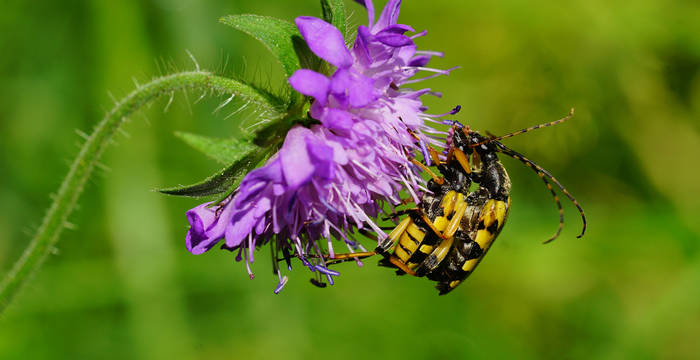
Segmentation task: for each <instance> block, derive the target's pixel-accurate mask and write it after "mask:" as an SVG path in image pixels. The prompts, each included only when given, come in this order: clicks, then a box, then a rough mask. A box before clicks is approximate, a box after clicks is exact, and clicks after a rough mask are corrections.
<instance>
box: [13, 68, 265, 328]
mask: <svg viewBox="0 0 700 360" xmlns="http://www.w3.org/2000/svg"><path fill="white" fill-rule="evenodd" d="M183 89H202V90H214V91H215V92H219V93H228V94H239V95H241V96H243V97H245V98H246V99H247V100H248V101H251V102H253V103H254V104H255V105H256V106H259V107H261V108H262V109H263V110H265V111H268V114H270V112H272V113H274V112H277V109H276V108H277V105H278V104H276V102H275V101H274V100H275V99H270V98H267V97H265V96H264V95H262V94H260V93H259V92H257V91H256V90H255V89H253V88H252V87H250V86H248V85H246V84H243V83H240V82H238V81H235V80H233V79H228V78H224V77H220V76H215V75H212V74H211V73H209V72H204V71H193V72H182V73H176V74H172V75H168V76H164V77H161V78H158V79H155V80H153V81H151V82H150V83H148V84H145V85H143V86H140V87H139V88H137V89H136V90H134V91H133V92H131V93H130V94H129V95H127V96H126V97H125V98H123V99H122V100H121V101H120V102H118V103H117V104H116V105H115V106H114V108H113V109H112V110H111V111H110V112H109V113H107V115H106V116H105V117H104V119H102V121H100V122H99V124H97V126H96V127H95V129H94V130H93V131H92V134H90V136H89V137H88V139H87V141H86V142H85V144H84V145H83V146H82V148H81V149H80V152H79V153H78V155H77V157H76V158H75V160H74V161H73V164H72V165H71V167H70V171H69V172H68V175H66V177H65V179H64V180H63V183H61V186H60V188H59V189H58V192H57V193H56V196H55V198H54V200H53V203H52V204H51V206H50V207H49V209H48V211H47V213H46V215H45V216H44V219H43V221H42V223H41V226H40V227H39V228H38V230H37V231H36V234H35V235H34V237H33V238H32V240H31V242H30V243H29V246H27V249H26V250H25V251H24V253H23V254H22V256H21V257H20V258H19V260H17V262H16V263H15V264H14V266H13V267H12V269H11V270H10V272H9V273H8V274H7V275H6V276H5V277H4V279H3V280H2V282H1V283H0V314H2V313H3V312H4V310H5V309H6V308H7V307H8V306H9V305H10V303H11V301H12V299H13V298H14V297H15V296H16V295H17V293H18V292H19V290H20V289H21V288H22V285H23V284H24V283H25V282H26V281H27V280H28V279H29V278H30V276H31V275H32V274H33V273H34V272H35V271H36V270H37V269H38V268H39V267H40V266H41V264H42V263H43V262H44V260H45V259H46V256H47V255H48V254H49V252H50V250H51V249H52V248H53V247H54V246H55V244H56V242H57V241H58V238H59V236H60V234H61V231H62V230H63V228H64V227H65V224H66V221H67V219H68V216H69V215H70V214H71V213H72V212H73V210H74V208H75V204H76V202H77V201H78V198H79V197H80V194H81V193H82V191H83V187H84V186H85V183H86V181H87V179H88V178H89V177H90V174H91V173H92V170H93V168H94V167H95V164H96V163H97V161H98V160H99V158H100V156H102V153H103V152H104V150H105V149H106V148H107V145H108V144H109V143H110V142H111V141H110V140H111V139H112V137H113V136H114V134H115V132H116V131H117V129H119V127H120V126H121V125H122V124H124V122H125V121H126V119H127V118H128V117H129V116H130V115H132V114H133V113H134V112H135V111H137V110H139V109H140V108H141V107H142V106H143V105H145V104H147V103H149V102H151V101H153V100H155V99H157V98H159V97H161V96H163V95H166V94H171V93H172V92H174V91H177V90H183Z"/></svg>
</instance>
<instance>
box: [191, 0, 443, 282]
mask: <svg viewBox="0 0 700 360" xmlns="http://www.w3.org/2000/svg"><path fill="white" fill-rule="evenodd" d="M364 5H365V7H366V8H367V10H368V14H369V26H360V27H359V28H358V31H357V33H358V35H357V39H356V40H355V43H354V45H353V46H352V48H351V49H348V48H347V47H346V46H345V40H344V39H343V36H342V34H341V33H340V31H338V29H336V28H335V27H333V26H332V25H330V24H328V23H326V22H325V21H323V20H321V19H317V18H314V17H307V16H302V17H299V18H297V19H296V21H295V22H296V25H297V27H298V28H299V31H300V32H301V35H302V37H303V38H304V40H306V43H307V44H308V46H309V48H310V49H311V51H313V52H314V53H315V54H316V55H317V56H319V57H320V58H321V59H323V60H325V61H327V62H328V63H329V64H331V65H333V66H334V67H335V71H334V72H333V74H332V75H331V76H330V77H329V76H326V75H324V74H321V73H317V72H315V71H312V70H308V69H301V70H298V71H297V72H296V73H294V74H293V75H292V76H291V77H290V78H289V83H290V85H291V86H292V88H294V89H295V90H297V91H299V92H300V93H302V94H304V95H307V96H309V97H311V98H313V102H312V104H311V108H310V110H309V114H310V116H311V117H312V118H313V119H315V120H318V121H319V122H320V124H317V125H312V126H310V127H308V128H306V127H303V126H295V127H293V128H292V129H291V130H290V131H289V133H288V134H287V136H286V138H285V140H284V144H283V145H282V148H281V149H280V150H279V151H278V153H277V154H275V155H274V156H273V157H271V158H270V159H269V160H268V161H267V162H266V164H265V165H264V166H262V167H261V168H258V169H255V170H253V171H251V172H250V173H248V175H246V176H245V178H244V179H243V180H242V182H241V184H240V186H239V187H238V189H237V190H236V191H235V192H234V193H233V194H231V196H229V197H228V198H227V199H226V200H225V201H224V202H222V203H219V204H215V205H214V206H211V204H204V205H200V206H198V207H196V208H194V209H192V210H190V211H189V212H188V213H187V216H188V220H189V221H190V225H191V228H190V231H189V232H188V234H187V248H188V250H190V251H191V252H192V253H193V254H201V253H203V252H205V251H207V250H209V249H210V248H212V247H213V246H214V245H215V244H216V243H217V242H218V241H219V240H221V239H225V244H224V245H223V248H225V249H228V250H231V251H236V250H237V251H238V257H237V259H238V260H241V259H245V261H246V265H247V267H248V271H249V273H250V274H251V276H252V272H251V271H250V266H249V263H251V262H253V260H254V258H253V250H254V249H255V248H256V247H258V246H261V245H263V244H266V243H268V242H271V244H270V246H273V254H274V257H275V259H273V263H274V264H275V269H276V272H277V273H278V276H279V278H280V284H279V285H278V286H277V288H276V289H275V292H279V291H280V290H281V288H282V286H283V285H284V284H285V283H286V282H287V277H286V276H282V274H281V271H280V269H279V267H278V263H279V260H278V259H279V257H280V256H282V258H283V259H284V260H286V262H287V265H288V267H290V265H289V264H290V259H291V258H292V257H297V258H299V259H300V260H301V261H302V263H303V264H304V265H306V266H307V267H308V268H309V269H310V270H311V271H312V272H315V273H316V274H317V279H316V282H317V283H320V282H321V281H322V280H321V276H324V277H326V279H327V280H328V281H329V282H330V283H331V284H332V283H333V280H332V276H338V275H339V274H338V273H337V272H335V271H333V270H330V269H328V268H327V266H326V259H327V258H332V257H333V256H334V253H335V250H334V247H333V243H332V241H331V239H332V238H336V239H341V240H343V242H344V243H345V245H346V247H347V249H348V251H357V249H361V251H365V250H364V248H362V246H361V245H360V244H359V243H358V242H357V241H356V240H355V239H354V235H353V234H354V232H355V228H357V229H369V230H371V231H374V232H376V234H377V237H378V238H379V239H380V240H381V239H383V238H386V234H385V233H384V232H383V231H382V230H381V229H380V228H379V227H378V226H377V225H376V224H375V223H374V221H373V220H372V218H375V217H376V216H377V215H378V214H379V213H380V212H381V209H382V204H383V203H384V202H389V203H391V204H398V203H399V202H400V201H401V199H400V198H399V191H401V190H402V189H406V190H407V191H408V192H409V193H410V194H411V196H412V197H413V198H414V199H416V200H417V195H416V192H417V191H420V189H421V184H422V180H421V178H420V177H419V176H418V172H417V169H415V167H414V166H413V165H412V164H411V162H410V158H411V157H413V156H415V154H416V153H417V152H423V155H424V157H425V158H426V159H429V156H427V150H426V149H427V145H426V144H427V143H431V142H432V143H435V144H438V145H440V144H442V145H444V141H445V140H444V133H441V132H438V131H436V130H433V129H432V128H430V127H428V126H426V125H425V121H426V120H427V121H433V120H431V118H434V117H437V116H440V115H426V114H425V113H423V111H424V110H425V108H424V106H423V105H422V102H421V101H420V99H419V98H420V96H421V95H424V94H428V93H430V90H429V89H422V90H413V89H407V88H401V86H402V85H406V84H410V83H414V82H417V81H420V80H422V79H412V77H413V76H414V75H416V73H418V72H420V71H429V72H434V73H435V74H436V75H440V74H447V73H449V70H437V69H430V68H425V67H424V66H425V65H426V64H427V62H428V61H429V60H430V58H431V57H432V56H435V55H438V56H440V55H441V54H440V53H436V52H429V51H425V52H420V51H417V50H416V45H415V44H414V42H413V40H414V39H415V38H416V37H419V36H423V35H425V32H422V33H418V34H416V35H413V36H412V37H409V36H407V35H405V34H406V33H407V32H413V31H414V30H413V29H412V28H411V27H410V26H407V25H400V24H397V22H396V21H397V18H398V14H399V5H400V1H399V0H391V1H389V3H388V4H387V5H386V7H385V8H384V10H383V11H382V13H381V15H380V17H379V20H377V22H376V23H375V22H374V7H373V5H372V2H371V1H369V0H367V1H365V3H364ZM430 77H432V76H428V77H427V78H430ZM443 115H444V114H443ZM430 134H432V135H430ZM440 137H443V138H442V139H440ZM427 161H429V160H427ZM322 239H325V240H326V241H325V242H322V241H321V240H322Z"/></svg>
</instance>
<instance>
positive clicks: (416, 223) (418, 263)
mask: <svg viewBox="0 0 700 360" xmlns="http://www.w3.org/2000/svg"><path fill="white" fill-rule="evenodd" d="M572 115H573V109H572V111H571V113H570V114H569V115H568V116H567V117H565V118H563V119H559V120H557V121H553V122H550V123H546V124H541V125H537V126H533V127H530V128H526V129H523V130H520V131H518V132H514V133H510V134H507V135H504V136H501V137H490V138H487V137H484V136H483V135H481V134H479V133H478V132H476V131H472V130H470V129H469V128H468V127H462V126H460V125H459V124H458V123H454V124H453V126H452V128H451V131H450V139H449V140H450V141H448V143H449V144H450V146H449V148H448V149H447V154H446V160H445V161H441V160H440V159H439V156H438V154H437V152H435V151H434V150H433V149H430V154H431V158H432V160H433V162H434V163H435V165H436V166H437V169H438V171H439V173H440V175H441V176H438V175H436V174H435V173H434V172H433V171H432V170H431V169H430V168H429V167H427V166H425V165H423V164H422V163H420V162H418V161H416V160H412V161H413V163H415V164H416V165H418V166H420V167H421V168H423V169H424V170H425V171H426V172H427V173H429V174H430V176H431V177H432V179H431V180H429V181H428V190H429V191H430V192H426V193H425V194H423V196H422V197H421V200H420V203H418V204H416V205H417V206H416V208H414V209H409V210H403V211H401V212H400V213H398V214H396V216H398V215H400V214H407V215H408V216H407V217H405V218H404V219H403V220H401V221H400V222H399V223H398V225H397V226H396V227H395V228H394V229H393V230H392V231H391V233H390V234H389V236H388V238H387V239H385V240H384V241H383V242H381V243H380V244H379V246H378V247H377V249H376V250H375V251H373V252H365V253H355V254H343V255H340V256H337V257H335V259H336V260H340V261H342V259H349V258H353V257H355V258H356V257H366V256H371V255H374V254H382V255H383V256H384V259H383V260H381V261H380V265H383V266H389V267H395V268H397V269H398V270H397V272H398V273H399V274H410V275H414V276H419V277H421V276H425V277H427V278H428V279H430V280H433V281H436V282H437V285H436V288H437V289H438V290H439V292H440V295H443V294H447V293H448V292H450V291H451V290H452V289H454V288H455V287H457V286H458V285H459V284H460V283H461V282H462V281H463V280H464V279H465V278H466V277H467V276H469V275H470V274H471V273H472V272H473V271H474V269H475V268H476V266H477V265H478V264H479V262H480V261H481V260H482V259H483V257H484V255H486V252H487V251H488V250H489V248H490V247H491V245H492V244H493V241H494V240H495V239H496V237H497V236H498V234H499V233H500V231H501V229H502V228H503V225H504V224H505V221H506V219H507V217H508V212H509V210H510V190H511V182H510V178H509V176H508V173H507V172H506V169H505V168H504V167H503V165H502V164H501V162H500V160H499V159H498V156H497V153H503V154H506V155H508V156H511V157H513V158H515V159H517V160H519V161H521V162H523V163H524V164H525V165H527V166H528V167H530V168H531V169H533V170H534V171H535V172H536V173H537V174H538V176H539V177H540V178H541V179H542V180H543V181H544V183H545V185H546V186H547V188H548V189H549V191H550V192H551V193H552V196H553V197H554V200H555V202H556V204H557V207H558V210H559V216H560V219H559V220H560V221H559V228H558V229H557V232H556V234H555V235H554V236H553V237H552V238H550V239H549V240H547V241H545V242H549V241H552V240H554V239H555V238H556V237H558V236H559V234H560V233H561V229H562V226H563V222H564V217H563V210H562V206H561V203H560V201H559V198H558V196H557V194H556V192H555V190H554V188H553V187H552V185H551V183H550V181H551V182H553V183H554V184H556V185H557V187H558V188H559V189H560V190H561V191H562V192H563V193H564V194H565V195H566V196H567V197H568V198H569V199H570V200H571V201H572V202H573V204H574V205H575V206H576V207H577V209H578V210H579V212H580V214H581V218H582V220H583V230H582V231H581V234H580V235H579V236H578V237H581V236H583V234H584V233H585V230H586V218H585V215H584V212H583V209H582V208H581V206H580V205H579V204H578V202H577V201H576V199H575V198H574V197H573V196H572V195H571V194H570V193H569V192H568V191H567V190H566V189H565V188H564V187H563V186H562V185H561V183H559V181H558V180H556V179H555V178H554V177H553V176H552V175H551V174H550V173H549V172H547V171H546V170H544V169H543V168H542V167H540V166H539V165H537V164H535V163H534V162H532V161H531V160H529V159H527V158H525V157H524V156H523V155H521V154H519V153H517V152H515V151H513V150H511V149H509V148H508V147H506V146H505V145H503V144H502V143H501V142H500V141H499V140H501V139H504V138H507V137H511V136H514V135H517V134H522V133H525V132H528V131H531V130H534V129H538V128H540V127H546V126H552V125H555V124H558V123H561V122H563V121H565V120H567V119H569V118H570V117H571V116H572ZM470 158H471V160H470ZM472 183H475V184H477V185H478V189H477V190H475V191H472V192H470V191H469V189H470V187H471V185H472Z"/></svg>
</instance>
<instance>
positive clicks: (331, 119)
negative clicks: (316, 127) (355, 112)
mask: <svg viewBox="0 0 700 360" xmlns="http://www.w3.org/2000/svg"><path fill="white" fill-rule="evenodd" d="M321 122H322V123H323V126H325V127H327V128H331V129H340V130H349V129H351V128H352V124H353V121H352V116H351V115H350V113H349V112H347V111H345V110H340V109H336V108H329V109H327V110H326V112H325V113H324V114H323V118H322V119H321Z"/></svg>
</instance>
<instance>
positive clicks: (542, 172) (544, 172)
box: [493, 141, 586, 243]
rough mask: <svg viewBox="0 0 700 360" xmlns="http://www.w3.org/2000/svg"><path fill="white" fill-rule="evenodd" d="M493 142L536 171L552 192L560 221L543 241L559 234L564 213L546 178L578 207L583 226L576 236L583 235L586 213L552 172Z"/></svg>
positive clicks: (505, 152) (499, 148) (503, 151)
mask: <svg viewBox="0 0 700 360" xmlns="http://www.w3.org/2000/svg"><path fill="white" fill-rule="evenodd" d="M493 143H494V144H496V147H497V148H498V151H499V152H502V153H504V154H506V155H508V156H510V157H512V158H514V159H517V160H520V162H522V163H523V164H525V165H526V166H527V167H529V168H530V169H532V170H533V171H534V172H536V173H537V176H539V177H540V178H541V179H542V180H543V181H544V183H545V185H547V188H548V189H549V190H550V192H551V193H552V196H554V201H555V202H556V203H557V207H558V209H559V221H560V222H559V229H558V230H557V233H556V234H555V235H554V237H552V238H551V239H549V240H547V241H545V243H548V242H550V241H552V240H554V239H556V238H557V236H559V233H560V232H561V226H562V224H563V222H564V215H563V211H562V208H561V203H560V202H559V197H558V196H557V194H556V192H554V189H553V188H552V186H551V184H549V182H548V181H547V179H549V180H551V181H552V182H553V183H554V184H556V185H557V187H558V188H559V190H561V192H562V193H564V195H566V197H568V198H569V200H571V202H572V203H573V204H574V206H576V208H577V209H578V212H579V214H581V220H582V221H583V228H582V229H581V234H579V235H578V236H577V238H581V237H583V234H585V233H586V215H585V214H584V212H583V208H582V207H581V205H580V204H579V203H578V201H576V198H575V197H574V196H573V195H571V194H570V193H569V191H567V190H566V188H565V187H564V186H563V185H562V184H561V183H560V182H559V180H557V179H556V178H555V177H554V176H552V174H550V173H549V172H548V171H547V170H545V169H543V168H542V167H541V166H539V165H537V164H535V163H534V162H533V161H532V160H530V159H528V158H526V157H525V156H523V155H522V154H520V153H518V152H515V151H513V150H511V149H509V148H507V147H506V146H505V145H503V144H501V143H500V142H498V141H493Z"/></svg>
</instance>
